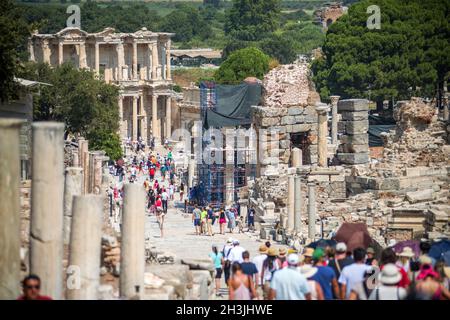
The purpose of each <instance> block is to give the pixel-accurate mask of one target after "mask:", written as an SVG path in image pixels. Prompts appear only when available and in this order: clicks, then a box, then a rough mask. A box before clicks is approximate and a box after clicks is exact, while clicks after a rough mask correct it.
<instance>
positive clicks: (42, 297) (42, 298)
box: [17, 295, 53, 300]
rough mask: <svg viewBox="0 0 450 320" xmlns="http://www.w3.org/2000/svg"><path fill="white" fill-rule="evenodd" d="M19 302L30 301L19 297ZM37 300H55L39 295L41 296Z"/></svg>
mask: <svg viewBox="0 0 450 320" xmlns="http://www.w3.org/2000/svg"><path fill="white" fill-rule="evenodd" d="M17 300H28V299H25V296H23V295H22V296H20V297H18V298H17ZM36 300H53V299H52V298H50V297H48V296H41V295H39V296H37V298H36Z"/></svg>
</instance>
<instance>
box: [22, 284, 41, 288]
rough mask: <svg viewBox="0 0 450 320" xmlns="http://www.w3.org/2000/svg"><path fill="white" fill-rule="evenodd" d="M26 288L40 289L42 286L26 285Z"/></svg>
mask: <svg viewBox="0 0 450 320" xmlns="http://www.w3.org/2000/svg"><path fill="white" fill-rule="evenodd" d="M25 288H27V289H40V288H41V286H40V285H35V286H25Z"/></svg>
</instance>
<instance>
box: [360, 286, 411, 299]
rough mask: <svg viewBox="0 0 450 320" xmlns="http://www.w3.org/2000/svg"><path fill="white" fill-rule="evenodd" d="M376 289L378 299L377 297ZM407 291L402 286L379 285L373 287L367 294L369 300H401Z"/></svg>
mask: <svg viewBox="0 0 450 320" xmlns="http://www.w3.org/2000/svg"><path fill="white" fill-rule="evenodd" d="M377 291H378V299H377ZM406 295H407V293H406V290H405V289H404V288H401V287H397V286H384V285H381V286H379V287H377V288H375V289H374V290H373V291H372V293H371V294H370V296H369V300H403V299H405V297H406Z"/></svg>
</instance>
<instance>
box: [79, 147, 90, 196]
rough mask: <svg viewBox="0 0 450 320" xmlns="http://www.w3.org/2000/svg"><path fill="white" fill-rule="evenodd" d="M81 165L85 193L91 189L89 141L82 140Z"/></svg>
mask: <svg viewBox="0 0 450 320" xmlns="http://www.w3.org/2000/svg"><path fill="white" fill-rule="evenodd" d="M80 152H81V153H80V155H81V156H80V167H82V168H83V194H85V193H88V190H89V141H88V140H83V141H81V151H80Z"/></svg>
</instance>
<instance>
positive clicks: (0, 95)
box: [0, 0, 29, 101]
mask: <svg viewBox="0 0 450 320" xmlns="http://www.w3.org/2000/svg"><path fill="white" fill-rule="evenodd" d="M0 12H1V13H2V14H1V16H0V100H2V101H4V100H7V99H9V98H11V97H14V95H15V92H16V91H17V83H16V82H15V81H14V76H15V75H16V74H17V72H18V69H19V67H20V65H19V62H20V61H19V58H20V50H19V48H20V47H22V48H23V47H24V43H26V39H27V36H28V35H29V30H28V25H27V24H26V23H25V21H24V20H23V19H22V18H21V16H20V10H18V9H17V7H16V6H15V5H14V3H13V2H12V1H11V0H3V1H0Z"/></svg>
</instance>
